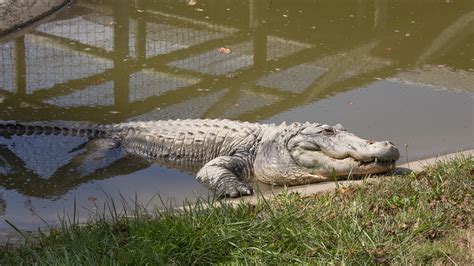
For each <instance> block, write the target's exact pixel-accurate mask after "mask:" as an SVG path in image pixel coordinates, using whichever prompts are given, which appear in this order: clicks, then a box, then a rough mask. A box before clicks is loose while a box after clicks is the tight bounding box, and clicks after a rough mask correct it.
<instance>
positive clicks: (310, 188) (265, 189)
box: [228, 149, 474, 204]
mask: <svg viewBox="0 0 474 266" xmlns="http://www.w3.org/2000/svg"><path fill="white" fill-rule="evenodd" d="M456 156H474V149H473V150H467V151H462V152H457V153H451V154H446V155H440V156H437V157H433V158H429V159H425V160H418V161H413V162H409V163H406V164H402V165H399V166H398V167H397V168H396V169H395V173H398V174H403V173H409V172H411V171H420V170H422V169H423V167H425V166H427V165H432V164H435V163H436V162H439V161H445V160H449V159H452V158H455V157H456ZM384 179H386V178H385V177H383V176H379V177H374V178H365V179H362V180H339V181H337V182H323V183H315V184H309V185H303V186H293V187H277V186H274V187H272V186H268V185H259V187H258V188H257V189H256V190H257V191H256V193H255V194H254V195H252V196H248V197H242V198H238V199H229V200H228V202H230V203H232V204H234V203H235V204H238V203H240V202H246V203H255V202H257V200H258V199H259V198H261V197H265V198H266V199H268V198H272V197H274V196H275V195H276V194H278V193H280V192H282V191H285V190H286V191H287V192H289V193H292V192H295V193H299V194H301V195H303V196H311V195H314V194H317V193H321V192H327V191H334V190H335V189H336V188H338V187H347V186H351V185H360V184H363V183H368V182H379V181H383V180H384Z"/></svg>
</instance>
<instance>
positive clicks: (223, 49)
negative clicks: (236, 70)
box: [217, 47, 231, 54]
mask: <svg viewBox="0 0 474 266" xmlns="http://www.w3.org/2000/svg"><path fill="white" fill-rule="evenodd" d="M217 51H218V52H219V53H223V54H230V52H231V51H230V49H229V48H227V47H221V48H219V49H217Z"/></svg>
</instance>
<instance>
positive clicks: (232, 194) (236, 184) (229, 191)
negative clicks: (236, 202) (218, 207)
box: [216, 180, 253, 198]
mask: <svg viewBox="0 0 474 266" xmlns="http://www.w3.org/2000/svg"><path fill="white" fill-rule="evenodd" d="M216 193H217V195H218V196H219V197H221V198H238V197H242V196H249V195H252V194H253V188H252V187H251V186H250V185H248V184H246V183H244V182H240V181H238V180H233V182H226V183H224V184H222V187H220V188H218V189H217V190H216Z"/></svg>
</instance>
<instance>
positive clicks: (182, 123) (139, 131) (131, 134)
mask: <svg viewBox="0 0 474 266" xmlns="http://www.w3.org/2000/svg"><path fill="white" fill-rule="evenodd" d="M118 126H120V127H123V128H124V129H126V130H124V131H123V133H122V134H120V138H121V143H122V145H123V147H124V148H125V149H126V150H127V151H128V152H129V153H132V154H136V155H138V156H141V157H146V158H148V159H153V160H158V161H173V162H174V163H176V162H178V163H180V164H198V165H199V164H203V163H205V162H208V161H210V160H212V159H213V158H216V157H218V156H222V155H232V154H233V153H234V152H235V151H237V150H239V149H242V150H247V151H250V150H251V147H252V146H255V145H256V143H257V139H258V138H259V135H260V133H261V131H262V125H259V124H252V123H247V122H236V121H231V120H202V119H190V120H167V121H152V122H128V123H121V124H118Z"/></svg>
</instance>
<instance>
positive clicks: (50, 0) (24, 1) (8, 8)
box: [0, 0, 72, 36]
mask: <svg viewBox="0 0 474 266" xmlns="http://www.w3.org/2000/svg"><path fill="white" fill-rule="evenodd" d="M70 2H72V0H0V36H3V35H5V34H7V33H10V32H13V31H15V30H17V29H19V28H22V27H24V26H26V25H29V24H31V23H33V22H35V21H37V20H39V19H41V18H44V17H45V16H48V15H50V14H52V13H53V12H55V11H57V10H59V9H60V8H62V7H64V6H65V5H67V4H68V3H70Z"/></svg>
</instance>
